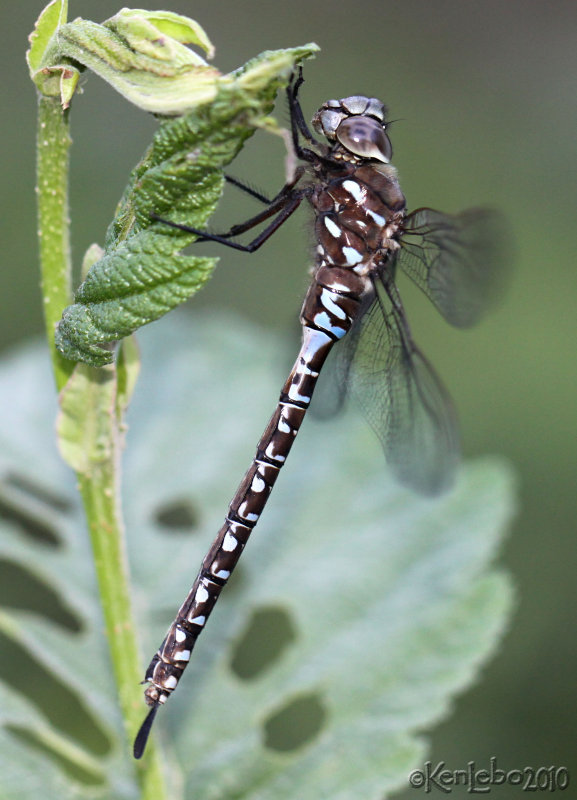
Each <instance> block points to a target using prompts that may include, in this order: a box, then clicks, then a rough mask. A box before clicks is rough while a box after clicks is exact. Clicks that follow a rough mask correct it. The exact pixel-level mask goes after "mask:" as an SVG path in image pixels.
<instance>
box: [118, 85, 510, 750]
mask: <svg viewBox="0 0 577 800" xmlns="http://www.w3.org/2000/svg"><path fill="white" fill-rule="evenodd" d="M302 83H303V76H302V70H299V71H298V72H297V73H295V74H293V76H292V77H291V79H290V82H289V85H288V87H287V99H288V106H289V111H290V120H291V138H292V144H293V147H294V152H295V154H296V156H297V157H298V159H299V161H300V164H299V166H298V167H297V168H296V169H295V170H294V174H293V176H292V178H291V180H289V181H288V182H287V183H286V184H285V186H283V188H282V189H281V191H280V192H279V193H278V194H277V195H276V197H274V199H272V200H271V201H269V200H267V198H265V197H264V196H263V195H261V194H260V193H259V192H257V191H255V190H254V189H252V188H251V187H248V186H245V185H244V184H242V183H241V182H240V181H238V180H236V179H234V178H230V177H229V178H227V180H228V181H229V182H231V183H233V184H236V185H237V186H238V187H239V188H240V189H243V190H245V191H246V192H247V193H248V194H250V195H252V196H253V197H255V198H256V199H257V200H260V201H262V202H263V203H266V207H265V208H264V209H263V210H262V211H261V212H260V213H258V214H257V215H255V216H253V217H252V218H251V219H249V220H248V221H246V222H244V223H242V224H239V225H235V226H233V227H232V228H231V229H230V230H229V231H227V232H226V233H223V234H213V233H209V232H207V231H201V230H197V229H195V228H191V227H189V226H186V225H181V224H179V223H174V222H170V221H168V220H162V219H159V218H158V217H157V218H156V219H157V220H158V222H159V223H162V224H166V225H170V226H172V227H175V228H179V229H183V230H185V231H188V232H192V233H195V234H197V236H198V239H197V240H196V241H197V242H202V241H214V242H219V243H221V244H223V245H226V246H228V247H230V248H233V249H235V250H240V251H243V252H249V253H252V252H254V251H255V250H257V249H258V248H259V247H261V246H262V245H263V244H264V243H265V242H266V241H267V240H268V239H269V238H270V237H271V236H272V235H273V234H274V232H275V231H276V230H278V228H279V227H280V226H281V225H283V224H284V223H285V222H286V220H287V219H288V218H289V217H290V216H291V215H292V214H293V213H294V212H295V211H296V209H297V208H298V207H299V205H300V204H301V203H302V202H303V201H304V200H307V201H308V203H309V204H310V205H311V206H312V209H313V212H314V234H315V241H316V253H315V260H314V265H313V267H312V269H311V272H312V280H311V283H310V287H309V289H308V292H307V294H306V297H305V299H304V303H303V306H302V309H301V313H300V322H301V326H302V343H301V347H300V350H299V353H298V356H297V358H296V361H295V363H294V366H293V367H292V369H291V371H290V373H289V375H288V378H287V380H286V382H285V384H284V386H283V387H282V389H281V393H280V397H279V400H278V403H277V406H276V409H275V410H274V413H273V415H272V417H271V419H270V421H269V423H268V425H267V426H266V429H265V431H264V433H263V435H262V437H261V438H260V441H259V442H258V444H257V448H256V454H255V456H254V459H253V461H252V463H251V465H250V467H249V469H248V471H247V472H246V474H245V476H244V478H243V479H242V481H241V483H240V486H239V488H238V490H237V492H236V494H235V495H234V497H233V499H232V501H231V503H230V505H229V508H228V513H227V515H226V517H225V520H224V524H223V525H222V527H221V529H220V531H219V532H218V535H217V536H216V538H215V540H214V542H213V543H212V545H211V547H210V549H209V551H208V553H207V554H206V556H205V558H204V560H203V562H202V564H201V566H200V570H199V572H198V575H197V577H196V579H195V581H194V583H193V585H192V588H191V589H190V592H189V593H188V595H187V596H186V599H185V600H184V602H183V604H182V605H181V607H180V609H179V610H178V613H177V615H176V618H175V619H174V621H173V622H172V624H171V625H170V628H169V629H168V632H167V634H166V636H165V638H164V640H163V642H162V644H161V645H160V647H159V649H158V651H157V652H156V653H155V655H154V657H153V658H152V660H151V662H150V665H149V666H148V669H147V671H146V675H145V680H144V681H143V683H147V684H148V685H147V688H146V689H145V700H146V703H147V704H148V705H149V706H150V710H149V712H148V715H147V716H146V718H145V720H144V722H143V723H142V726H141V728H140V730H139V732H138V734H137V736H136V739H135V742H134V756H135V758H140V757H141V756H142V754H143V752H144V749H145V746H146V742H147V739H148V736H149V733H150V729H151V726H152V723H153V721H154V718H155V716H156V713H157V711H158V709H159V708H160V707H161V706H162V705H164V704H165V702H166V701H167V699H168V698H169V697H170V695H171V694H172V693H173V691H174V690H175V688H176V687H177V685H178V683H179V681H180V678H181V677H182V674H183V672H184V670H185V669H186V666H187V665H188V663H189V660H190V657H191V652H192V650H193V648H194V645H195V643H196V640H197V638H198V636H199V635H200V633H201V632H202V630H203V629H204V627H205V625H206V622H207V620H208V617H209V615H210V613H211V612H212V610H213V608H214V606H215V604H216V602H217V600H218V598H219V596H220V593H221V591H222V589H223V587H224V586H225V585H226V583H227V581H228V579H229V578H230V576H231V574H232V571H233V570H234V568H235V566H236V564H237V563H238V560H239V558H240V555H241V553H242V551H243V549H244V547H245V545H246V543H247V541H248V539H249V537H250V535H251V533H252V530H253V528H254V527H255V525H256V524H257V522H258V520H259V518H260V516H261V514H262V512H263V510H264V507H265V504H266V502H267V500H268V498H269V496H270V493H271V491H272V488H273V486H274V484H275V481H276V479H277V477H278V475H279V472H280V470H281V468H282V467H283V465H284V463H285V461H286V459H287V457H288V454H289V452H290V449H291V447H292V444H293V442H294V440H295V437H296V435H297V433H298V431H299V428H300V426H301V424H302V422H303V419H304V417H305V414H306V412H307V409H308V408H309V405H310V402H311V398H312V395H313V391H314V389H315V386H316V384H317V380H318V378H319V375H320V373H321V370H322V369H323V366H324V364H325V361H326V359H327V357H328V355H329V353H330V352H331V350H332V349H333V347H334V346H335V345H337V347H336V348H335V351H334V358H332V361H331V365H330V368H329V366H328V365H327V370H328V372H329V378H328V379H327V381H326V384H325V389H324V391H323V396H325V397H327V398H328V404H325V405H327V406H328V407H330V408H329V410H336V409H337V408H338V407H339V406H340V405H341V404H342V402H343V399H344V397H345V394H347V393H351V394H353V395H354V396H355V397H356V398H357V399H358V402H359V403H360V405H361V408H362V410H363V412H364V414H365V416H366V418H367V420H368V422H369V423H370V425H371V426H372V428H373V429H374V431H375V433H376V434H377V436H378V438H379V439H380V442H381V444H382V446H383V449H384V452H385V456H386V459H387V460H388V463H389V465H390V468H391V470H392V472H393V474H394V475H395V476H396V477H397V479H398V480H399V481H400V482H401V483H402V484H405V485H407V486H409V487H411V488H412V489H414V490H416V491H417V492H420V493H422V494H429V495H433V494H435V493H438V492H440V491H442V490H443V489H445V488H447V487H448V486H450V484H451V482H452V480H453V477H454V474H455V471H456V467H457V464H458V458H459V436H458V432H457V424H456V415H455V412H454V410H453V406H452V403H451V400H450V397H449V395H448V393H447V391H446V390H445V389H444V387H443V385H442V383H441V381H440V380H439V378H438V377H437V375H436V374H435V372H434V370H433V368H432V367H431V365H430V364H429V362H428V360H427V359H426V358H425V356H424V355H423V354H422V352H421V351H420V350H419V348H418V347H417V345H416V344H415V342H414V340H413V337H412V335H411V330H410V328H409V324H408V321H407V317H406V314H405V311H404V307H403V304H402V301H401V296H400V294H399V290H398V287H397V276H398V273H399V270H402V272H404V273H405V274H406V275H408V276H409V278H411V279H412V280H413V281H414V282H415V283H416V284H417V286H418V287H419V288H420V289H422V291H423V292H424V293H425V294H426V295H427V297H429V298H430V300H431V301H432V302H433V304H434V305H435V306H436V307H437V309H438V310H439V311H440V313H441V314H442V315H443V317H444V318H445V319H446V320H447V321H448V322H449V323H451V324H452V325H455V326H457V327H467V326H470V325H472V324H473V323H475V322H477V320H478V319H479V318H480V317H481V316H482V314H483V313H484V312H485V310H486V309H487V308H488V307H489V306H490V305H491V303H492V301H493V299H494V297H495V295H496V294H498V292H497V288H498V285H499V282H500V281H499V277H500V274H501V272H502V264H501V263H500V238H501V237H500V236H499V231H500V229H501V228H502V225H501V218H500V215H499V214H498V212H496V211H493V210H490V209H474V210H468V211H465V212H463V213H461V214H458V215H453V216H451V215H447V214H442V213H440V212H438V211H434V210H433V209H430V208H419V209H417V210H415V211H412V212H411V213H408V212H407V208H406V202H405V197H404V195H403V193H402V191H401V188H400V185H399V180H398V177H397V171H396V169H395V167H394V166H393V165H392V164H391V158H392V146H391V141H390V138H389V135H388V128H389V125H390V123H389V122H388V121H387V109H386V107H385V105H384V104H383V103H382V102H381V101H380V100H378V99H376V98H371V97H365V96H363V95H354V96H350V97H345V98H343V99H341V100H328V101H327V102H325V103H324V104H323V105H322V106H321V107H320V109H319V110H318V111H317V112H316V114H315V115H314V117H313V120H312V127H313V129H314V131H315V133H316V134H318V135H321V136H322V137H324V140H326V141H323V142H320V141H318V140H317V139H316V138H315V137H314V135H313V133H312V132H311V131H310V129H309V127H308V126H307V124H306V122H305V118H304V115H303V111H302V108H301V105H300V100H299V90H300V87H301V85H302ZM265 222H266V223H267V225H266V227H264V228H263V229H262V230H261V232H260V233H259V234H258V235H257V236H256V237H255V238H254V239H253V240H252V241H251V242H249V243H248V244H241V243H239V242H238V241H236V237H238V236H239V235H241V234H243V233H246V232H247V231H249V230H251V229H253V228H255V227H257V226H259V225H262V224H264V223H265ZM341 340H342V341H341ZM327 387H328V388H327Z"/></svg>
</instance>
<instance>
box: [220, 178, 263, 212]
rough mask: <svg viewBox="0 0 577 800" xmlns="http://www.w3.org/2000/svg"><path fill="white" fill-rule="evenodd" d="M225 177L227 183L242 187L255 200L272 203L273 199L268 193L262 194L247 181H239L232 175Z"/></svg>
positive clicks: (238, 187)
mask: <svg viewBox="0 0 577 800" xmlns="http://www.w3.org/2000/svg"><path fill="white" fill-rule="evenodd" d="M224 179H225V181H226V182H227V183H230V184H231V185H232V186H236V188H237V189H240V190H241V191H242V192H246V194H250V196H251V197H254V198H255V200H259V201H260V202H261V203H264V204H265V205H266V206H270V204H271V203H272V200H270V199H269V198H268V197H266V195H264V194H261V193H260V192H258V191H257V190H256V189H253V188H252V186H248V185H247V184H246V183H243V182H242V181H239V180H238V178H233V176H232V175H225V176H224Z"/></svg>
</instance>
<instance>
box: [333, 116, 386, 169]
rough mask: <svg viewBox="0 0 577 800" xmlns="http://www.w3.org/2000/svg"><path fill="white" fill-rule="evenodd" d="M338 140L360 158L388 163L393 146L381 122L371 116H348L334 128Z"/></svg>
mask: <svg viewBox="0 0 577 800" xmlns="http://www.w3.org/2000/svg"><path fill="white" fill-rule="evenodd" d="M336 137H337V139H338V141H339V142H340V143H341V144H342V145H343V147H346V149H347V150H348V151H349V152H350V153H353V154H354V155H356V156H361V158H375V159H377V161H384V163H385V164H388V163H389V161H390V160H391V157H392V155H393V148H392V146H391V142H390V139H389V137H388V136H387V134H386V133H385V131H384V129H383V126H382V125H381V123H379V122H377V120H376V119H372V118H371V117H361V116H357V117H348V118H347V119H344V120H343V121H342V122H341V124H340V125H339V127H338V128H337V130H336Z"/></svg>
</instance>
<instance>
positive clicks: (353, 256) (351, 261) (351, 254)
mask: <svg viewBox="0 0 577 800" xmlns="http://www.w3.org/2000/svg"><path fill="white" fill-rule="evenodd" d="M343 255H344V257H345V259H346V262H347V265H348V266H349V267H354V266H355V264H360V262H361V261H362V260H363V254H362V253H359V251H358V250H355V248H354V247H343Z"/></svg>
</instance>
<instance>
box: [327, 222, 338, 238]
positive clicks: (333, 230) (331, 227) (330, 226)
mask: <svg viewBox="0 0 577 800" xmlns="http://www.w3.org/2000/svg"><path fill="white" fill-rule="evenodd" d="M325 228H326V229H327V230H328V232H329V233H330V234H331V236H334V237H335V239H338V238H339V236H340V235H341V229H340V228H339V226H338V225H337V223H336V222H335V221H334V220H332V219H331V218H330V217H325Z"/></svg>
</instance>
